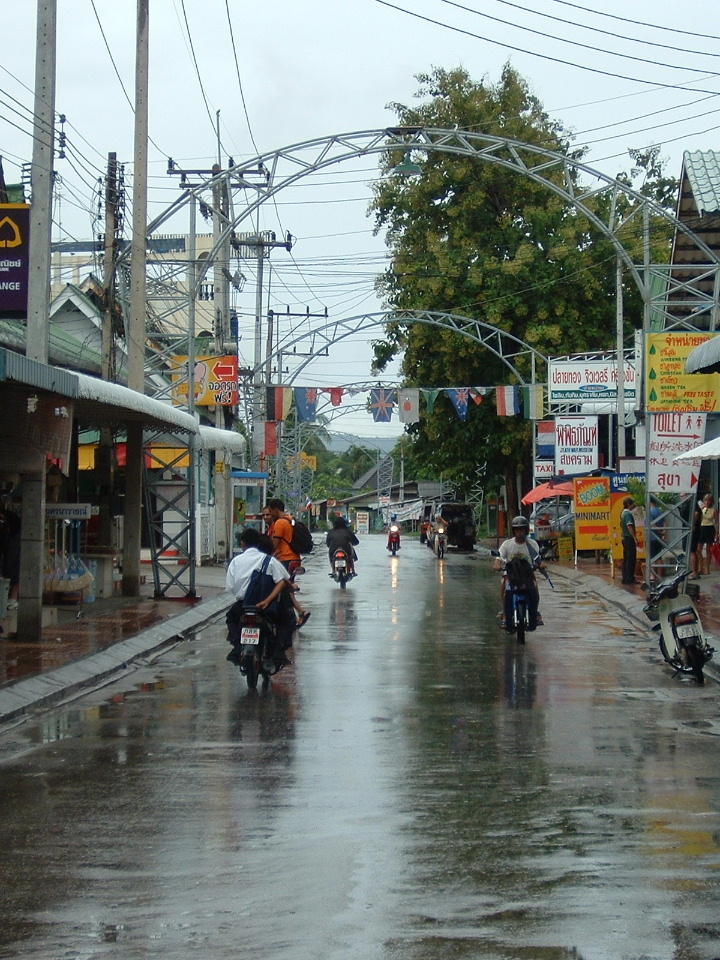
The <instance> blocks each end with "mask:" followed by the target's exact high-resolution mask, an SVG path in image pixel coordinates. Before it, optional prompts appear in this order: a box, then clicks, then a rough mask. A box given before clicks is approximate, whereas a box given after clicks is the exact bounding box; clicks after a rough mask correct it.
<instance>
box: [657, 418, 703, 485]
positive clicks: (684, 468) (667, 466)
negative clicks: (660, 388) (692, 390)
mask: <svg viewBox="0 0 720 960" xmlns="http://www.w3.org/2000/svg"><path fill="white" fill-rule="evenodd" d="M648 419H649V421H650V425H649V426H650V438H649V444H650V447H649V458H648V490H649V491H650V493H692V491H693V490H694V489H695V487H696V486H697V482H698V473H699V472H700V467H699V462H698V463H693V461H692V460H690V461H685V460H683V461H681V462H680V463H675V457H678V456H680V454H681V453H685V452H686V451H688V450H692V449H693V448H694V447H697V446H699V445H700V444H701V443H703V441H704V439H705V421H706V419H707V414H705V413H653V414H650V416H649V417H648Z"/></svg>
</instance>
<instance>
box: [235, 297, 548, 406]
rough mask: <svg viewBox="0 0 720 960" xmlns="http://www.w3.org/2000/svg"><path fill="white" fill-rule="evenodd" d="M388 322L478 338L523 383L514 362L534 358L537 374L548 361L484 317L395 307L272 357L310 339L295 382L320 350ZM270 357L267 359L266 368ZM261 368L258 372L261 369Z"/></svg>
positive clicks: (287, 344)
mask: <svg viewBox="0 0 720 960" xmlns="http://www.w3.org/2000/svg"><path fill="white" fill-rule="evenodd" d="M388 323H424V324H428V325H430V326H433V327H440V328H441V329H443V330H449V331H451V332H453V333H457V334H459V335H460V336H463V337H467V338H468V339H469V340H474V341H475V342H476V343H478V344H479V345H480V346H482V347H484V348H485V349H486V350H489V351H490V352H491V353H493V354H495V356H496V357H497V358H498V359H499V360H501V361H502V362H503V363H504V364H505V366H506V367H507V368H508V369H509V370H510V372H511V373H512V374H513V375H514V376H515V377H517V379H518V381H519V382H520V384H525V383H526V379H525V376H524V375H523V373H522V372H521V371H520V370H518V368H517V366H516V365H515V363H514V360H516V359H517V358H519V357H524V358H525V359H527V360H529V361H530V367H531V371H532V373H533V374H534V372H535V364H536V361H537V360H542V361H544V360H545V359H546V358H545V356H544V355H543V354H542V353H540V351H539V350H536V349H535V348H534V347H532V346H530V344H528V343H525V342H524V341H523V340H520V339H519V338H518V337H516V336H514V335H513V334H511V333H507V332H506V331H504V330H500V329H499V328H498V327H494V326H493V325H492V324H490V323H485V322H484V321H482V320H473V319H472V318H470V317H463V316H461V315H460V314H456V313H444V312H441V311H435V310H393V311H390V312H388V311H380V312H374V313H360V314H357V316H354V317H347V318H346V319H344V320H333V321H328V322H327V323H325V324H322V325H320V326H318V327H315V328H314V329H312V330H309V331H305V332H303V333H301V334H298V335H297V336H291V337H290V338H288V339H286V340H284V341H283V342H282V343H281V344H279V345H278V346H277V348H276V349H275V351H274V352H273V353H272V354H270V356H269V358H268V359H269V360H271V361H272V360H275V359H277V358H278V357H279V356H280V355H283V356H287V355H288V353H289V351H290V350H291V349H292V347H293V346H297V345H298V344H299V343H301V342H305V343H307V341H308V340H309V341H310V352H311V353H312V354H313V355H312V356H308V357H305V358H304V359H303V361H302V362H301V363H300V364H299V366H298V367H297V368H296V369H295V370H294V371H293V373H292V375H291V377H290V380H289V383H293V382H294V381H295V380H296V379H297V377H298V375H299V374H300V373H301V372H302V371H303V370H304V369H305V367H307V366H308V364H309V363H312V361H313V360H314V359H315V354H316V352H319V351H320V350H325V349H326V348H329V347H331V346H334V345H335V344H337V343H339V342H340V341H341V340H344V339H346V338H347V337H352V336H354V335H355V334H357V333H359V332H360V331H361V330H362V331H365V330H367V329H368V328H369V327H384V326H385V325H386V324H388ZM266 362H267V360H264V361H263V364H262V367H263V368H264V366H265V364H266ZM260 369H261V368H260V367H258V368H257V370H256V371H253V372H254V373H255V372H257V371H259V370H260ZM376 386H379V384H372V383H370V384H369V385H367V389H368V390H371V389H373V387H376ZM459 386H473V384H459Z"/></svg>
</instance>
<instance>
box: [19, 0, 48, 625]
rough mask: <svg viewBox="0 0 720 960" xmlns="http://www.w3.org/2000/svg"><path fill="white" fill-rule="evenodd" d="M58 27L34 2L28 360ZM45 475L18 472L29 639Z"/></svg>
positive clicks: (42, 469)
mask: <svg viewBox="0 0 720 960" xmlns="http://www.w3.org/2000/svg"><path fill="white" fill-rule="evenodd" d="M56 28H57V6H56V0H38V5H37V48H36V53H35V103H34V109H35V113H34V117H35V119H34V123H33V156H32V177H31V183H32V206H31V208H30V244H29V256H30V264H29V276H28V314H27V341H26V347H25V352H26V355H27V356H28V358H29V359H31V360H37V361H38V362H39V363H44V364H47V362H48V328H49V307H50V256H51V253H50V247H51V237H52V186H53V146H54V138H55V59H56V48H57V38H56V34H57V29H56ZM45 475H46V460H45V458H44V457H43V458H42V462H41V463H40V464H39V465H38V467H37V469H36V470H34V471H32V472H27V473H23V474H22V514H23V520H22V531H21V543H20V591H19V597H18V599H19V605H18V626H17V629H18V636H20V637H22V638H23V639H24V640H30V641H33V642H37V641H39V640H41V639H42V588H43V560H44V545H45Z"/></svg>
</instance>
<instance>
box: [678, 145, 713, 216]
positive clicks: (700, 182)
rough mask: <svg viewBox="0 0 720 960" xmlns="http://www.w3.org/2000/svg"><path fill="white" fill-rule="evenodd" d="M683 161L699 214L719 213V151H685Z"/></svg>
mask: <svg viewBox="0 0 720 960" xmlns="http://www.w3.org/2000/svg"><path fill="white" fill-rule="evenodd" d="M683 162H684V165H685V173H686V174H687V178H688V181H689V182H690V186H691V188H692V192H693V198H694V200H695V205H696V206H697V209H698V213H699V214H700V216H701V217H702V216H705V215H707V214H715V213H720V153H718V152H716V151H715V150H694V151H692V152H690V151H686V152H685V154H684V155H683Z"/></svg>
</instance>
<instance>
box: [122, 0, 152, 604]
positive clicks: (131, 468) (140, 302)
mask: <svg viewBox="0 0 720 960" xmlns="http://www.w3.org/2000/svg"><path fill="white" fill-rule="evenodd" d="M148 17H149V0H137V37H136V57H135V150H134V158H133V159H134V166H133V223H132V240H131V247H130V324H129V330H128V331H127V341H128V386H129V387H130V389H131V390H135V391H137V392H138V393H144V392H145V314H146V311H147V302H146V300H147V297H146V284H147V275H146V271H147V240H146V236H145V233H146V230H147V144H148V65H149V38H148ZM142 479H143V427H142V423H128V424H127V462H126V466H125V509H124V511H123V513H124V521H123V579H122V593H123V596H125V597H136V596H138V595H139V593H140V549H141V533H142Z"/></svg>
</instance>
